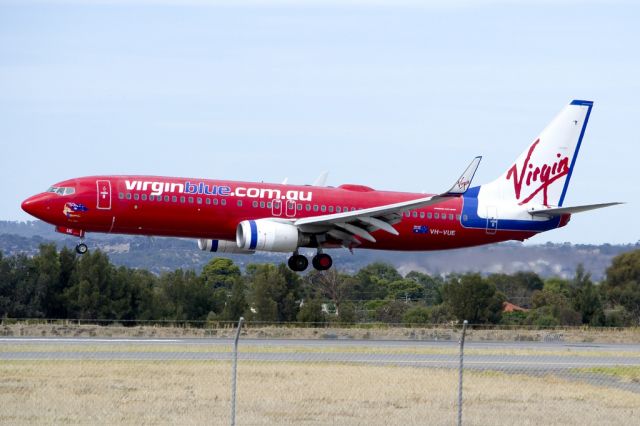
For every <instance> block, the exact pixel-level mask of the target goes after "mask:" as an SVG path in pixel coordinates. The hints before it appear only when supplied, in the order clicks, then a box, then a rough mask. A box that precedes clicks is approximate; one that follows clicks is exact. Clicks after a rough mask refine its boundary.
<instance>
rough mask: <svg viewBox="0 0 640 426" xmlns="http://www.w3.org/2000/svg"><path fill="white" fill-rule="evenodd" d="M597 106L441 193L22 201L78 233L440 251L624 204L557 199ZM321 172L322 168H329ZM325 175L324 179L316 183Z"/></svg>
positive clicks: (122, 195) (292, 247) (172, 192)
mask: <svg viewBox="0 0 640 426" xmlns="http://www.w3.org/2000/svg"><path fill="white" fill-rule="evenodd" d="M592 106H593V102H590V101H579V100H574V101H573V102H571V103H570V104H569V105H567V106H566V107H565V108H564V109H563V110H562V111H561V112H560V113H559V114H558V115H557V116H556V117H555V118H554V119H553V121H552V122H551V123H550V124H549V125H548V126H547V127H546V128H545V129H544V130H543V131H542V133H541V134H540V135H539V136H538V137H537V138H536V139H535V140H534V142H533V143H532V144H531V145H530V146H529V147H528V148H527V149H526V150H525V151H524V152H523V153H522V154H521V155H520V157H519V158H518V159H517V160H516V161H515V162H514V163H513V165H512V166H510V167H509V168H508V169H507V170H506V171H505V172H504V173H503V174H502V175H501V176H500V177H499V178H498V179H496V180H495V181H493V182H491V183H488V184H485V185H481V186H476V187H471V181H472V179H473V176H474V174H475V172H476V169H477V168H478V165H479V163H480V158H481V157H476V158H475V159H474V160H473V161H472V162H471V164H470V165H469V167H467V169H466V170H465V171H464V173H462V175H461V176H460V178H459V179H458V180H457V181H456V182H455V184H454V185H453V186H452V187H451V188H450V189H449V190H448V191H445V192H442V193H440V194H437V195H424V194H415V193H407V192H389V191H377V190H374V189H372V188H369V187H367V186H362V185H340V186H339V187H337V188H333V187H325V186H324V185H323V184H321V185H306V186H296V185H287V184H265V183H254V182H234V181H221V180H209V179H192V178H173V177H159V176H92V177H83V178H77V179H70V180H66V181H63V182H60V183H57V184H55V185H53V186H52V187H50V188H49V189H48V190H47V191H46V192H43V193H41V194H38V195H35V196H33V197H30V198H28V199H27V200H25V201H24V202H23V203H22V208H23V210H24V211H26V212H27V213H29V214H31V215H33V216H35V217H37V218H39V219H42V220H43V221H45V222H48V223H51V224H53V225H55V227H56V231H58V232H62V233H65V234H69V235H73V236H75V237H79V238H80V239H81V242H80V243H79V244H78V245H77V246H76V251H77V252H78V253H80V254H82V253H85V252H86V251H87V246H86V244H84V242H82V241H83V240H84V237H85V233H86V232H105V233H114V234H136V235H157V236H171V237H188V238H196V239H198V246H199V247H200V249H202V250H207V251H211V252H219V253H253V252H255V251H271V252H287V253H293V255H292V256H291V257H290V258H289V262H288V264H289V267H290V268H291V269H292V270H294V271H304V270H305V269H306V268H307V266H308V264H309V261H308V260H307V258H306V257H305V256H303V255H301V254H299V251H298V250H299V248H300V247H310V248H314V249H317V254H316V255H315V256H314V257H313V260H312V263H313V266H314V268H316V269H318V270H327V269H329V268H330V267H331V265H332V263H333V261H332V259H331V257H330V256H329V255H328V254H327V253H325V252H324V251H325V250H326V249H331V248H340V247H346V248H348V249H349V250H353V249H354V248H364V249H377V250H405V251H417V250H444V249H453V248H460V247H469V246H476V245H481V244H489V243H495V242H499V241H506V240H519V241H523V240H525V239H527V238H530V237H532V236H534V235H536V234H538V233H540V232H544V231H548V230H551V229H554V228H559V227H561V226H565V225H566V224H567V223H568V222H569V219H570V216H571V214H572V213H578V212H583V211H587V210H593V209H597V208H601V207H607V206H612V205H615V204H620V203H605V204H592V205H583V206H576V207H564V206H563V201H564V198H565V195H566V193H567V188H568V186H569V181H570V179H571V174H572V172H573V169H574V166H575V162H576V158H577V155H578V151H579V149H580V144H581V142H582V138H583V136H584V132H585V129H586V127H587V121H588V119H589V114H590V113H591V108H592ZM325 178H326V176H325ZM321 180H322V179H321Z"/></svg>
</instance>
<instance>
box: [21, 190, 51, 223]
mask: <svg viewBox="0 0 640 426" xmlns="http://www.w3.org/2000/svg"><path fill="white" fill-rule="evenodd" d="M45 200H46V196H43V195H42V194H40V195H34V196H33V197H29V198H27V199H26V200H24V201H23V202H22V205H21V206H22V210H24V211H25V212H27V213H29V214H30V215H31V216H35V217H37V218H41V217H42V215H43V213H44V212H45V210H46V201H45Z"/></svg>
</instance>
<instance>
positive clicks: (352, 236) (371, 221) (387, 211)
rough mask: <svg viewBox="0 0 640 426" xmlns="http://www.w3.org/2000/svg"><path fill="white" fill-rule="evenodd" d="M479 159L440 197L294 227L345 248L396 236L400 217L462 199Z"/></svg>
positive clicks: (312, 219) (315, 219) (303, 221)
mask: <svg viewBox="0 0 640 426" xmlns="http://www.w3.org/2000/svg"><path fill="white" fill-rule="evenodd" d="M481 159H482V157H476V158H474V159H473V161H472V162H471V164H469V166H468V167H467V168H466V170H465V171H464V173H462V175H461V176H460V177H459V178H458V180H457V181H456V182H455V183H454V185H453V186H452V187H451V188H450V189H449V190H448V191H446V192H443V193H441V194H439V195H432V196H429V197H423V198H417V199H415V200H409V201H402V202H399V203H393V204H386V205H382V206H376V207H370V208H367V209H362V210H356V211H350V212H342V213H334V214H328V215H321V216H313V217H307V218H302V219H298V220H295V221H294V222H293V223H294V225H296V226H297V227H298V228H300V230H301V231H303V232H312V233H316V234H326V235H329V236H330V237H332V238H333V239H335V240H338V241H340V243H341V244H342V245H343V246H345V247H352V246H354V245H358V244H359V243H360V240H359V239H364V240H367V241H370V242H376V239H375V238H374V237H373V235H371V232H374V231H377V230H382V231H385V232H388V233H390V234H393V235H398V231H397V230H396V229H395V228H394V227H393V225H394V224H396V223H398V222H400V221H401V220H402V214H403V213H404V212H406V211H409V210H414V209H419V208H423V207H427V206H432V205H434V204H438V203H442V202H443V201H446V200H450V199H452V198H456V197H460V196H462V195H463V194H464V193H465V192H466V191H467V190H468V189H469V188H470V187H471V182H472V180H473V176H474V175H475V173H476V170H478V166H479V165H480V160H481Z"/></svg>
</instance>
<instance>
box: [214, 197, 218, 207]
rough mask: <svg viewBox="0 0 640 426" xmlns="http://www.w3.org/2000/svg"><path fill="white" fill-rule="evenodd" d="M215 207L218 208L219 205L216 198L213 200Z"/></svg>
mask: <svg viewBox="0 0 640 426" xmlns="http://www.w3.org/2000/svg"><path fill="white" fill-rule="evenodd" d="M213 205H214V206H217V205H218V199H217V198H214V199H213Z"/></svg>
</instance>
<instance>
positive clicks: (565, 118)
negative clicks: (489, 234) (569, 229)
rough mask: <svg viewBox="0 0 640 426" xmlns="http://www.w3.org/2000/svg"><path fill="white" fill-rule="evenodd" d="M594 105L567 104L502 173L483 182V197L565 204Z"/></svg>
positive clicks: (581, 102) (586, 103) (557, 204)
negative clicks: (487, 182) (491, 180)
mask: <svg viewBox="0 0 640 426" xmlns="http://www.w3.org/2000/svg"><path fill="white" fill-rule="evenodd" d="M592 106H593V102H591V101H578V100H576V101H573V102H571V103H570V104H569V105H567V106H566V107H564V109H563V110H562V111H560V113H559V114H558V115H557V116H556V117H555V118H554V119H553V120H552V121H551V123H549V125H548V126H547V127H546V128H545V129H544V130H543V131H542V133H540V135H539V136H538V137H537V138H536V139H535V140H534V141H533V143H532V144H531V145H530V146H529V147H528V148H527V149H526V150H525V151H524V152H523V153H522V154H520V156H519V157H518V159H517V160H516V161H515V163H514V164H513V165H512V166H511V167H509V169H507V171H505V172H504V173H503V174H502V176H500V177H499V178H498V179H496V180H495V181H493V182H491V183H489V184H487V185H482V190H481V193H482V196H483V198H484V197H486V199H492V200H500V201H510V202H514V203H516V204H519V205H528V204H531V205H541V206H562V203H563V201H564V197H565V195H566V192H567V188H568V186H569V180H570V179H571V173H572V172H573V167H574V165H575V162H576V158H577V156H578V151H579V150H580V143H581V142H582V137H583V136H584V132H585V129H586V127H587V121H588V120H589V114H590V113H591V108H592Z"/></svg>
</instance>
